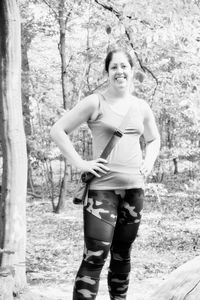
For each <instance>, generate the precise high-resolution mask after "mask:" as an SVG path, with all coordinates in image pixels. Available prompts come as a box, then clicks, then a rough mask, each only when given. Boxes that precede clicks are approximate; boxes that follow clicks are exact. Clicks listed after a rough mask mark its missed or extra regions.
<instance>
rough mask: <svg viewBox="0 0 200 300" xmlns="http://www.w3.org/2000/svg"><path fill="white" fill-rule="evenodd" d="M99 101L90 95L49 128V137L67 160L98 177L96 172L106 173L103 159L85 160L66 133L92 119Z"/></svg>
mask: <svg viewBox="0 0 200 300" xmlns="http://www.w3.org/2000/svg"><path fill="white" fill-rule="evenodd" d="M98 107H99V101H98V97H96V95H91V96H88V97H86V98H85V99H83V100H82V101H80V102H79V103H78V104H77V105H76V106H75V107H74V108H73V109H72V110H70V111H69V112H66V113H65V114H64V115H63V117H62V118H61V119H59V120H58V121H57V122H56V123H55V124H54V125H53V127H52V129H51V132H50V134H51V137H52V139H53V140H54V142H55V143H56V144H57V146H58V147H59V149H60V150H61V152H62V154H63V155H64V156H65V157H66V158H67V159H68V161H69V162H70V163H71V164H72V165H74V166H75V167H77V168H79V169H80V170H81V171H82V172H91V173H93V174H94V175H95V176H97V177H100V175H99V174H98V173H97V172H100V173H101V172H102V173H107V171H109V169H108V168H107V167H106V166H105V165H104V164H105V163H107V161H106V160H105V159H102V158H98V159H96V160H91V161H86V160H83V159H82V158H81V156H80V155H79V154H78V152H77V151H76V150H75V148H74V146H73V144H72V142H71V141H70V139H69V136H68V134H69V133H70V132H72V131H73V130H74V129H76V128H77V127H78V126H80V125H81V124H82V123H84V122H87V121H88V120H89V119H92V118H93V117H94V116H95V115H97V113H98Z"/></svg>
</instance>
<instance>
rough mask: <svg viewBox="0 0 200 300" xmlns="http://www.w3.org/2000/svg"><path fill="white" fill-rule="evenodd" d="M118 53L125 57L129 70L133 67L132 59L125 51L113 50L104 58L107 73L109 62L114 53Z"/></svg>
mask: <svg viewBox="0 0 200 300" xmlns="http://www.w3.org/2000/svg"><path fill="white" fill-rule="evenodd" d="M119 52H121V53H124V54H125V55H126V57H127V59H128V62H129V64H130V66H131V68H132V67H133V59H132V57H131V55H130V54H129V53H128V52H127V51H125V50H123V49H115V50H111V51H110V52H108V54H107V56H106V59H105V70H106V72H107V73H108V69H109V65H110V62H111V60H112V58H113V55H114V54H115V53H119Z"/></svg>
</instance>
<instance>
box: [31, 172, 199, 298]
mask: <svg viewBox="0 0 200 300" xmlns="http://www.w3.org/2000/svg"><path fill="white" fill-rule="evenodd" d="M174 182H176V185H175V184H174ZM192 184H193V183H192V181H191V182H190V183H189V181H188V182H187V183H184V182H183V178H180V177H179V178H177V177H175V176H174V177H173V176H172V177H171V179H170V182H168V183H167V184H166V183H165V184H163V183H162V184H161V183H160V184H149V185H148V186H147V190H146V201H145V207H144V212H143V219H142V223H141V226H140V230H139V234H138V237H137V240H136V241H135V243H134V247H133V250H132V272H131V282H130V289H129V294H128V298H127V300H148V299H149V296H150V294H151V293H152V292H153V291H154V290H155V289H156V288H157V287H158V285H159V284H160V283H161V282H162V281H163V280H164V279H165V278H167V275H168V274H169V273H170V272H171V271H173V270H174V269H175V268H177V267H178V266H180V265H181V264H183V263H184V262H186V261H188V260H190V259H192V258H194V257H195V256H197V255H198V252H199V249H200V240H199V239H198V236H199V228H200V193H199V190H195V188H194V185H193V186H192ZM191 191H192V192H191ZM82 251H83V232H82V207H81V206H76V205H74V204H73V203H72V198H71V196H70V195H69V197H67V198H66V207H65V210H64V211H63V212H62V213H60V214H55V213H52V205H51V201H50V200H49V199H42V200H41V199H37V200H35V199H34V198H31V197H29V198H28V201H27V277H28V282H29V285H30V287H31V289H32V291H34V292H35V293H38V294H40V295H43V296H46V297H47V298H48V299H50V300H71V299H72V288H73V280H74V277H75V274H76V271H77V269H78V266H79V263H80V260H81V254H82ZM106 271H107V264H106V266H105V268H104V270H103V272H102V277H101V284H100V291H99V295H98V297H97V300H109V298H108V293H107V286H106Z"/></svg>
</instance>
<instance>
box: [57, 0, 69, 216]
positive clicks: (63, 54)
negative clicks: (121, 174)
mask: <svg viewBox="0 0 200 300" xmlns="http://www.w3.org/2000/svg"><path fill="white" fill-rule="evenodd" d="M64 10H65V1H64V0H60V3H59V26H60V43H59V50H60V58H61V80H62V95H63V108H64V109H66V108H67V64H66V22H67V19H65V16H64ZM64 163H65V167H64V174H63V179H62V183H61V187H60V194H59V199H58V205H57V207H56V211H55V212H56V213H59V211H62V209H63V208H64V200H65V199H66V193H67V178H68V173H67V160H66V158H65V160H64Z"/></svg>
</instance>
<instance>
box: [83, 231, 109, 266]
mask: <svg viewBox="0 0 200 300" xmlns="http://www.w3.org/2000/svg"><path fill="white" fill-rule="evenodd" d="M110 245H111V244H110V242H107V241H100V240H97V239H94V238H88V237H87V238H86V239H85V247H84V253H83V260H84V261H85V262H86V263H89V264H92V265H99V266H103V265H104V263H105V261H106V258H107V256H108V253H109V250H110Z"/></svg>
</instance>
